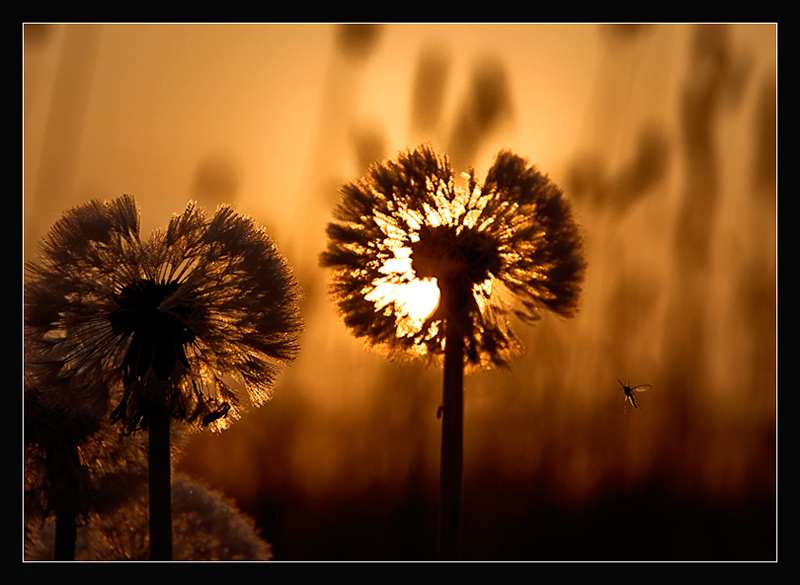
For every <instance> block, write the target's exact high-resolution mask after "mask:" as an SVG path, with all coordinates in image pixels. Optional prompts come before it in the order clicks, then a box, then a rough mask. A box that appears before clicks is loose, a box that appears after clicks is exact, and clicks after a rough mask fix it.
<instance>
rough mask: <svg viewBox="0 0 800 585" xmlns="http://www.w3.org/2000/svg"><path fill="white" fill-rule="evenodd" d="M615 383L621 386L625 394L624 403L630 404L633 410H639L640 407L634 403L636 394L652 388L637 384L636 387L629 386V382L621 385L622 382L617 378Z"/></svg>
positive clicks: (649, 385)
mask: <svg viewBox="0 0 800 585" xmlns="http://www.w3.org/2000/svg"><path fill="white" fill-rule="evenodd" d="M617 382H619V385H620V386H622V391H623V392H624V393H625V402H630V403H631V404H632V405H633V407H634V408H638V409H641V408H642V407H641V406H639V404H638V403H637V402H636V393H637V392H644V391H645V390H649V389H650V388H652V387H653V386H652V385H651V384H639V385H638V386H631V385H630V384H631V383H630V382H625V383H623V382H622V380H620V379H619V378H617Z"/></svg>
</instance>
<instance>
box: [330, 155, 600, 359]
mask: <svg viewBox="0 0 800 585" xmlns="http://www.w3.org/2000/svg"><path fill="white" fill-rule="evenodd" d="M464 179H465V180H464V185H463V186H462V185H460V184H457V182H456V179H455V177H454V175H453V172H452V170H451V168H450V164H449V161H448V159H447V158H446V157H443V156H439V155H437V154H436V153H435V152H434V151H433V150H432V149H431V148H430V147H429V146H427V145H423V146H420V147H418V148H416V149H414V150H412V151H407V152H403V153H401V154H399V155H398V156H397V157H396V158H393V159H390V160H386V161H383V162H381V163H379V164H375V165H373V166H372V168H371V169H370V171H369V173H368V175H367V176H366V177H364V178H362V179H361V180H359V181H356V182H353V183H349V184H347V185H345V186H344V187H343V188H342V195H343V198H342V201H341V203H340V204H339V206H338V207H337V209H336V211H335V220H334V221H333V222H331V223H330V224H329V225H328V230H327V234H328V246H327V249H326V250H325V251H324V252H323V254H322V255H321V264H322V265H323V266H325V267H329V268H331V269H332V280H331V285H330V293H331V296H332V298H333V299H334V301H335V303H336V304H337V307H338V310H339V312H340V314H341V315H342V318H343V320H344V323H345V324H346V326H347V327H348V328H349V329H350V330H351V331H352V333H353V334H354V335H355V336H356V337H358V338H359V339H361V340H363V341H364V342H365V343H366V344H367V345H368V346H370V347H372V348H375V349H378V350H381V351H384V352H386V353H387V354H389V355H391V356H402V355H410V356H424V357H429V358H440V357H441V356H442V355H443V353H444V344H445V333H444V326H443V324H444V320H445V319H449V320H457V321H458V322H459V323H460V324H461V327H462V329H463V335H464V343H465V351H466V356H467V359H468V364H469V365H470V366H472V367H493V366H504V365H507V364H508V362H509V360H510V359H512V358H513V357H514V356H516V355H517V354H518V353H519V352H520V351H521V349H522V348H521V344H520V342H519V340H518V338H517V336H516V335H515V334H514V333H513V331H512V329H511V326H510V320H509V317H510V316H511V315H514V316H516V317H517V318H519V319H521V320H522V321H524V322H528V323H530V322H533V321H536V320H538V319H539V318H541V315H542V313H543V311H550V312H553V313H555V314H558V315H560V316H563V317H571V316H573V315H574V314H575V312H576V310H577V307H578V302H579V297H580V291H581V285H582V282H583V275H584V270H585V260H584V256H583V249H582V238H581V235H580V230H579V227H578V225H577V223H576V222H575V220H574V218H573V214H572V208H571V204H570V203H569V201H568V200H567V199H566V198H565V197H564V194H563V192H562V191H561V189H559V188H558V186H556V185H555V184H554V183H553V182H552V181H550V179H549V178H548V177H547V176H545V175H543V174H541V173H540V172H539V171H538V170H537V169H536V168H535V167H532V166H529V165H528V163H527V161H526V160H525V159H523V158H521V157H519V156H517V155H515V154H513V153H511V152H508V151H502V152H500V153H499V154H498V155H497V157H496V158H495V161H494V163H493V165H492V166H491V168H490V169H489V171H488V173H487V176H486V179H485V180H484V182H483V184H479V183H478V181H477V180H476V179H475V176H474V173H473V172H472V171H470V172H469V173H468V174H466V175H465V177H464ZM443 287H445V288H446V287H450V289H452V290H454V291H462V293H456V292H454V293H453V294H464V295H466V298H465V299H463V302H461V303H460V305H459V306H460V307H461V309H460V311H461V314H459V315H446V312H445V311H444V309H443V306H442V302H441V300H442V289H443ZM463 291H466V292H465V293H464V292H463Z"/></svg>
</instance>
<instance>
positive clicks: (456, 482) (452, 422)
mask: <svg viewBox="0 0 800 585" xmlns="http://www.w3.org/2000/svg"><path fill="white" fill-rule="evenodd" d="M442 289H443V290H442V300H443V301H444V302H445V307H446V309H447V320H446V323H445V327H446V330H445V357H444V390H443V399H444V403H443V406H444V408H443V412H442V452H441V460H440V475H439V498H440V502H439V542H438V551H437V556H438V558H439V560H459V559H460V558H461V482H462V468H463V460H464V445H463V436H464V396H463V394H464V390H463V383H464V337H463V334H462V328H461V326H460V322H459V317H460V315H461V311H460V310H459V309H460V308H461V307H462V306H463V301H462V300H461V299H460V295H459V293H458V288H457V287H454V286H453V285H452V283H446V284H445V285H444V286H443V287H442Z"/></svg>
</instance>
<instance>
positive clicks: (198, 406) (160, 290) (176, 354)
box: [25, 196, 302, 431]
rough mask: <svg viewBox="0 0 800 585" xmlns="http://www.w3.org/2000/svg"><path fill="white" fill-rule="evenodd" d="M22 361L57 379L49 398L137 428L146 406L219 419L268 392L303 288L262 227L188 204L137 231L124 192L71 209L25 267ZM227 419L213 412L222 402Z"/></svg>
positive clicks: (290, 349) (298, 326) (294, 328)
mask: <svg viewBox="0 0 800 585" xmlns="http://www.w3.org/2000/svg"><path fill="white" fill-rule="evenodd" d="M26 269H27V275H26V283H25V342H26V369H28V368H31V369H37V370H38V372H39V377H45V374H44V373H43V372H46V377H49V378H50V380H51V381H52V382H51V385H52V386H54V387H58V388H59V391H58V392H48V393H47V394H46V400H47V401H49V402H48V403H49V404H51V405H52V406H53V407H58V408H60V409H63V410H64V411H65V412H67V413H72V414H76V413H77V412H78V411H79V410H80V409H86V408H88V406H87V405H92V406H91V408H94V409H96V410H98V411H102V412H105V410H106V409H107V408H108V405H109V404H111V405H115V409H114V412H113V416H114V418H115V419H117V420H119V421H120V422H121V423H122V424H123V426H124V427H125V428H126V429H127V430H129V431H133V430H136V429H138V428H145V426H146V424H147V417H148V412H149V410H150V409H151V408H156V407H158V408H166V409H167V410H168V411H169V412H170V413H171V414H172V415H173V417H175V418H178V419H181V420H183V421H186V422H188V423H192V424H194V425H195V426H198V427H201V426H202V421H203V420H206V421H212V422H211V423H210V424H209V425H208V426H210V427H211V428H212V429H214V430H221V429H223V428H225V427H226V426H228V425H229V424H230V421H231V420H235V419H236V418H237V417H238V416H240V415H241V413H242V412H244V411H245V410H247V409H248V408H249V407H251V406H259V405H260V404H262V403H263V402H264V401H266V400H268V399H269V397H270V395H271V392H272V387H273V384H274V381H275V379H276V377H277V374H278V372H279V370H280V368H281V367H282V366H283V365H285V364H286V363H288V362H290V361H291V360H293V359H294V357H296V354H297V352H298V338H299V335H300V332H301V331H302V320H301V318H300V315H299V300H300V296H301V292H300V289H299V286H298V285H297V283H296V281H295V279H294V276H293V274H292V272H291V270H290V268H289V266H288V264H287V263H286V261H285V259H284V258H283V257H282V256H281V255H280V254H279V253H278V251H277V249H276V248H275V245H274V243H273V242H272V240H271V239H270V238H269V235H268V234H267V232H266V231H265V230H264V229H263V228H262V227H261V226H259V225H258V224H257V223H256V222H255V221H254V220H252V219H251V218H249V217H247V216H244V215H242V214H239V213H237V212H236V211H234V210H233V209H232V208H231V207H230V206H220V207H219V208H218V209H217V211H216V212H215V213H214V214H213V216H212V217H210V218H208V217H207V216H206V215H205V212H204V211H203V210H202V209H201V208H199V207H197V206H196V205H195V204H194V203H193V202H192V203H189V204H188V205H187V207H186V209H185V210H184V211H183V212H182V213H179V214H177V215H175V216H174V217H173V218H172V219H171V221H170V222H169V225H168V226H167V228H166V229H165V230H158V231H156V232H154V233H153V234H151V235H150V237H148V238H146V239H141V238H140V235H139V216H138V208H137V207H136V204H135V201H134V199H133V198H132V197H130V196H123V197H120V198H118V199H116V200H113V201H108V202H105V203H101V202H97V201H92V202H89V203H88V204H85V205H83V206H80V207H77V208H75V209H72V210H70V211H69V212H67V213H66V214H64V216H63V217H62V218H61V220H59V221H58V222H57V223H56V224H55V225H54V226H53V228H52V229H51V231H50V232H49V234H48V236H47V237H46V239H45V240H44V243H43V248H42V255H41V257H40V259H38V260H37V261H35V262H30V263H28V264H27V265H26ZM223 411H224V413H225V416H222V415H220V416H216V414H218V413H221V412H223Z"/></svg>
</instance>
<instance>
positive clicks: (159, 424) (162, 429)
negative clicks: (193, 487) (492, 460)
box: [148, 409, 172, 561]
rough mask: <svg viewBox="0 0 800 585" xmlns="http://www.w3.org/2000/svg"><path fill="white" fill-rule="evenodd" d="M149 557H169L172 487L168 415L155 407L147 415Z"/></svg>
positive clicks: (170, 558)
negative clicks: (148, 419) (150, 413)
mask: <svg viewBox="0 0 800 585" xmlns="http://www.w3.org/2000/svg"><path fill="white" fill-rule="evenodd" d="M149 424H150V430H149V436H148V440H149V445H148V449H149V467H150V487H149V490H150V492H149V493H150V560H153V561H171V560H172V490H171V479H170V442H169V424H170V416H169V413H168V412H167V411H166V410H163V409H156V410H155V411H154V413H153V415H152V416H151V417H150V421H149Z"/></svg>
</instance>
